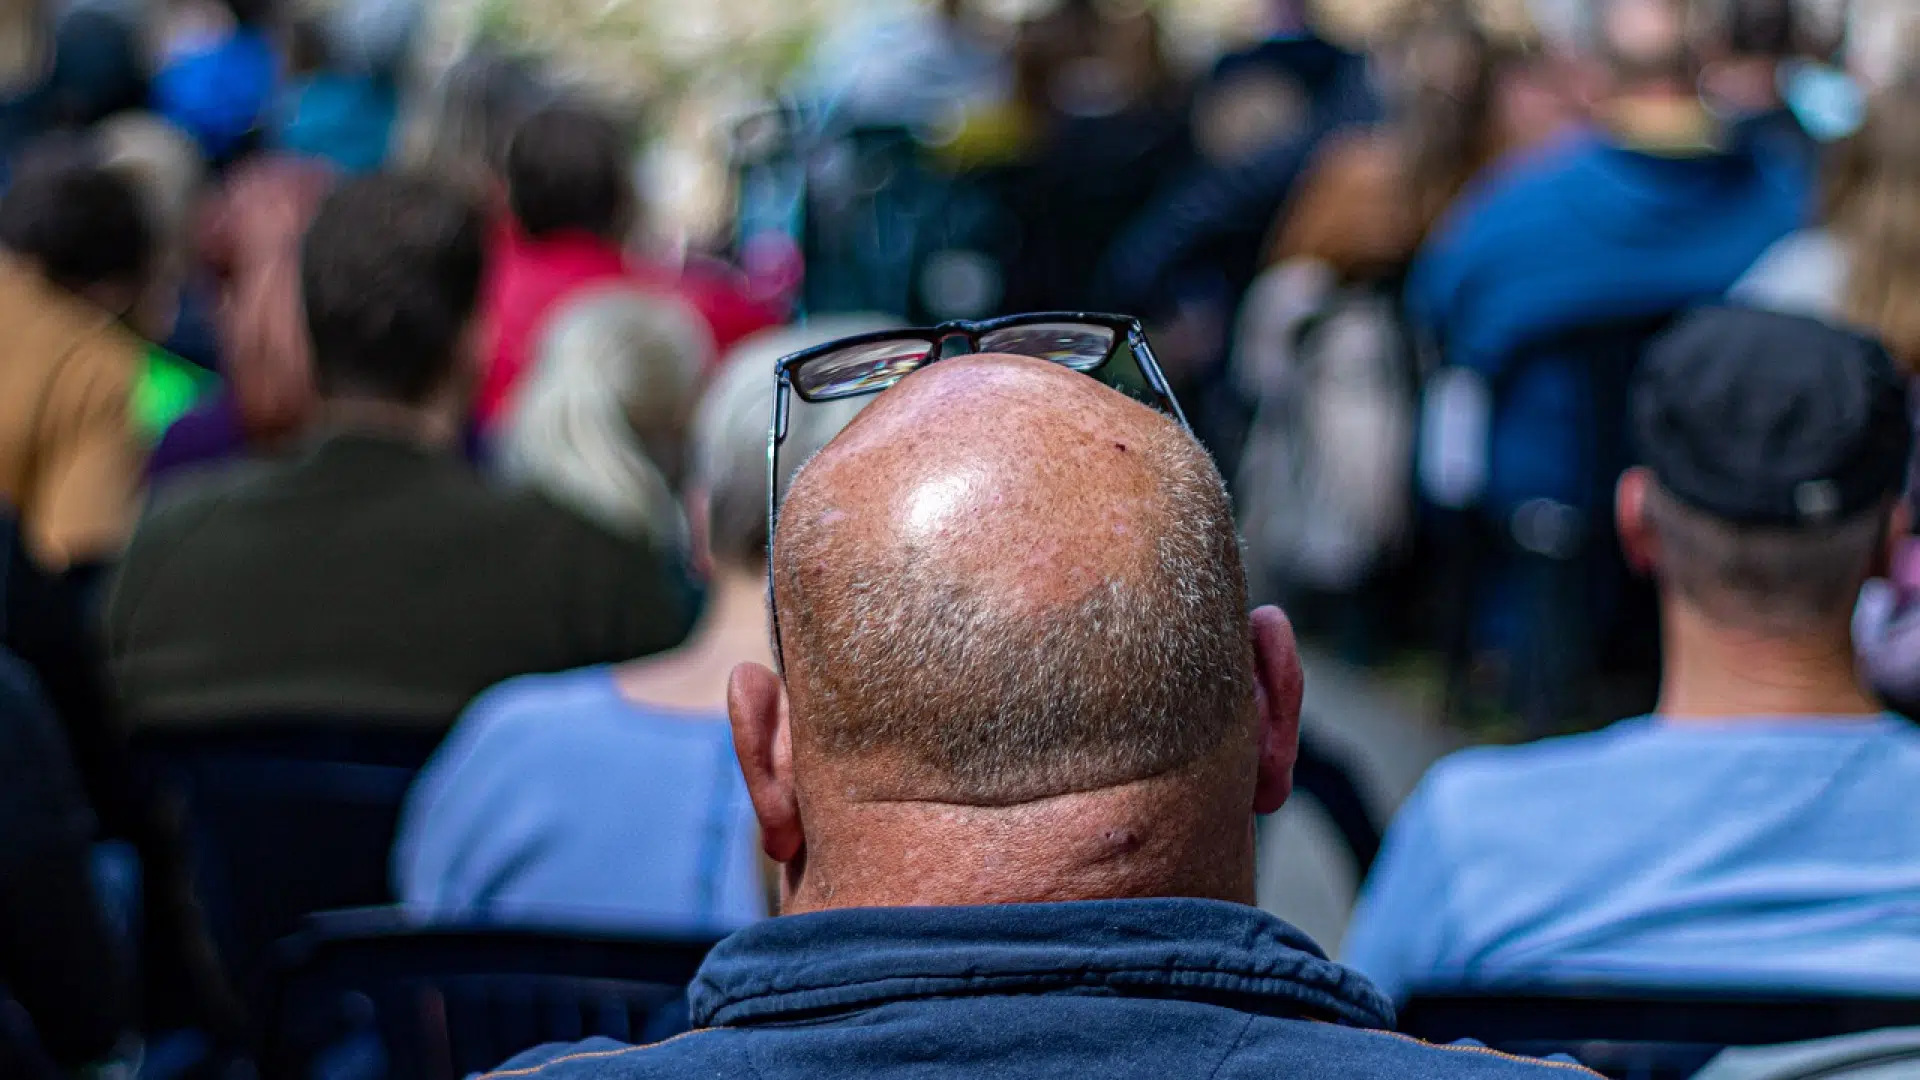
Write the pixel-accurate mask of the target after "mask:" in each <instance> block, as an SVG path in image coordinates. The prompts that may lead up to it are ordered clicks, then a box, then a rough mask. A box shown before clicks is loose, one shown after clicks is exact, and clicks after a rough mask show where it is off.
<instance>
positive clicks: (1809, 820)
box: [1343, 716, 1920, 999]
mask: <svg viewBox="0 0 1920 1080" xmlns="http://www.w3.org/2000/svg"><path fill="white" fill-rule="evenodd" d="M1345 953H1346V955H1345V956H1344V958H1343V959H1344V961H1345V962H1346V963H1347V964H1348V965H1350V966H1352V967H1356V968H1358V969H1360V970H1361V971H1362V972H1364V973H1366V974H1367V975H1368V976H1369V977H1370V978H1372V979H1373V980H1374V981H1375V982H1376V983H1378V984H1379V985H1380V987H1381V988H1382V989H1383V990H1385V991H1386V992H1387V993H1389V994H1391V995H1393V996H1394V997H1396V998H1398V999H1404V998H1405V997H1406V996H1407V994H1408V993H1409V992H1410V991H1412V990H1416V989H1422V988H1433V989H1466V988H1481V987H1490V986H1503V987H1514V986H1520V985H1527V984H1542V983H1546V984H1559V985H1565V984H1568V983H1578V982H1583V981H1610V982H1614V983H1625V984H1631V985H1637V986H1668V987H1689V988H1712V989H1765V990H1802V991H1808V992H1847V991H1853V992H1860V993H1912V992H1920V729H1916V728H1915V727H1914V726H1913V725H1911V724H1909V723H1907V722H1906V721H1904V720H1900V719H1898V718H1895V717H1891V716H1889V717H1884V718H1879V719H1874V718H1865V719H1861V720H1844V719H1826V720H1821V719H1802V720H1778V721H1775V720H1760V719H1756V720H1731V721H1726V722H1720V723H1712V724H1687V725H1678V724H1668V723H1661V722H1659V721H1657V720H1653V719H1648V718H1642V719H1637V720H1628V721H1625V722H1622V723H1619V724H1616V725H1614V726H1613V727H1611V728H1608V729H1606V730H1604V731H1600V732H1596V733H1594V734H1591V735H1580V736H1574V737H1571V738H1565V739H1553V740H1549V741H1546V742H1541V743H1536V744H1534V745H1531V746H1521V747H1510V748H1485V749H1478V750H1469V751H1466V752H1463V753H1460V754H1455V755H1453V756H1452V757H1449V758H1447V759H1446V760H1444V761H1442V762H1440V763H1439V764H1438V765H1436V766H1434V768H1433V770H1432V771H1431V772H1430V773H1428V775H1427V777H1426V779H1425V780H1423V781H1422V782H1421V784H1420V787H1419V789H1418V790H1416V791H1415V792H1414V794H1413V795H1412V797H1410V798H1409V799H1408V801H1407V803H1406V805H1405V807H1403V808H1402V810H1401V811H1400V815H1399V817H1398V818H1397V819H1396V820H1395V821H1394V823H1393V827H1392V829H1391V830H1389V834H1388V837H1387V842H1386V845H1385V847H1384V848H1383V850H1382V851H1381V855H1380V860H1379V862H1378V863H1376V864H1375V866H1374V869H1373V873H1372V876H1371V877H1370V878H1369V879H1368V881H1367V884H1366V887H1365V889H1364V890H1363V892H1362V895H1361V899H1360V905H1359V907H1358V909H1357V910H1356V911H1355V913H1354V918H1353V924H1352V927H1351V929H1350V930H1349V931H1348V936H1347V939H1346V947H1345Z"/></svg>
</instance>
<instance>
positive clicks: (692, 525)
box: [684, 488, 713, 580]
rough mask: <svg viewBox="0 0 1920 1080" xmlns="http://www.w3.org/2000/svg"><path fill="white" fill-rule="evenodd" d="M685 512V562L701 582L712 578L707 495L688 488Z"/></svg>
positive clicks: (711, 539) (709, 504)
mask: <svg viewBox="0 0 1920 1080" xmlns="http://www.w3.org/2000/svg"><path fill="white" fill-rule="evenodd" d="M684 501H685V503H686V512H687V562H688V564H689V565H690V566H691V567H692V569H693V572H694V575H695V576H696V577H699V578H701V579H702V580H711V579H712V577H713V533H712V532H711V530H710V528H709V525H710V523H709V522H708V520H707V513H708V511H709V510H711V509H712V506H713V504H712V502H711V501H709V500H708V498H707V493H706V492H705V491H702V490H700V489H699V488H688V489H687V495H686V499H685V500H684Z"/></svg>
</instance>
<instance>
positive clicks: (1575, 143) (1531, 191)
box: [1452, 131, 1605, 224]
mask: <svg viewBox="0 0 1920 1080" xmlns="http://www.w3.org/2000/svg"><path fill="white" fill-rule="evenodd" d="M1604 152H1605V144H1604V143H1603V142H1601V140H1600V139H1599V137H1598V136H1596V135H1594V134H1593V133H1592V132H1587V131H1580V132H1573V133H1570V134H1566V135H1561V136H1558V137H1556V138H1554V139H1551V140H1549V141H1547V142H1545V143H1542V144H1540V145H1538V146H1531V147H1527V148H1524V149H1521V150H1516V151H1513V152H1512V153H1509V154H1508V155H1506V156H1505V157H1503V158H1501V159H1500V160H1499V161H1497V162H1495V163H1493V164H1492V165H1489V166H1488V167H1487V168H1486V169H1485V170H1484V171H1483V172H1482V173H1481V174H1480V176H1478V177H1477V178H1475V179H1474V180H1473V182H1472V183H1470V184H1468V185H1467V188H1466V190H1465V191H1463V192H1462V193H1461V195H1460V198H1459V200H1458V202H1457V203H1456V204H1455V207H1454V209H1453V211H1452V219H1453V220H1454V221H1455V222H1456V223H1457V224H1466V223H1476V224H1494V223H1499V222H1501V221H1503V220H1504V219H1505V218H1507V217H1508V216H1510V215H1512V214H1515V213H1526V214H1544V213H1554V214H1558V213H1566V212H1569V207H1568V204H1567V201H1566V199H1565V197H1564V193H1565V190H1566V188H1567V187H1568V186H1569V185H1575V184H1579V183H1582V182H1584V179H1585V177H1586V176H1587V174H1588V173H1589V172H1590V171H1591V170H1592V169H1593V168H1594V166H1595V163H1596V162H1597V161H1598V160H1599V159H1600V158H1601V156H1602V155H1603V154H1604ZM1578 209H1579V208H1578V207H1573V208H1572V210H1573V211H1575V212H1577V211H1578Z"/></svg>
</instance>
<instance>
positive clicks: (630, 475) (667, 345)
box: [498, 289, 714, 550]
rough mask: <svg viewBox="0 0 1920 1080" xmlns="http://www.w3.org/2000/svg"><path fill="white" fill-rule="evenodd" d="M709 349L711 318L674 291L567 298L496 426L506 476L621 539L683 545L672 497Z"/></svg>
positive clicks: (607, 292) (539, 341)
mask: <svg viewBox="0 0 1920 1080" xmlns="http://www.w3.org/2000/svg"><path fill="white" fill-rule="evenodd" d="M713 355H714V346H713V335H712V334H711V333H710V332H709V331H708V330H707V326H706V323H705V321H704V320H702V319H701V318H700V316H699V314H698V313H697V312H695V311H694V310H693V309H691V308H690V307H688V306H687V305H686V304H685V303H684V302H682V301H680V300H678V299H676V298H674V297H672V296H669V295H664V294H658V293H643V292H638V291H635V290H632V289H610V290H605V291H596V292H591V293H587V294H584V295H581V296H578V297H576V298H574V299H572V300H569V301H567V302H566V303H565V304H563V305H562V306H561V308H560V309H559V310H558V311H557V312H556V313H555V314H554V315H553V316H552V317H551V318H550V319H549V320H548V321H547V324H546V327H545V329H544V330H543V332H542V333H541V334H540V336H539V338H538V339H537V341H536V344H535V346H534V369H533V373H532V375H531V377H530V378H529V379H528V380H527V382H526V385H524V386H522V387H521V388H520V392H519V394H518V396H517V397H516V399H515V401H514V405H513V408H512V411H511V412H510V413H509V414H508V419H507V423H506V425H505V426H504V428H503V429H502V431H501V433H500V442H499V459H498V460H499V468H500V470H501V472H502V474H503V475H504V476H506V477H507V478H508V479H509V480H511V481H513V482H515V483H519V484H523V485H526V486H528V487H533V488H537V489H539V490H540V491H542V492H544V493H546V494H547V495H548V496H549V497H551V498H553V499H555V500H557V501H559V502H561V503H563V504H565V505H567V506H568V507H570V508H571V509H573V510H574V511H575V512H577V513H580V514H583V515H585V516H587V517H589V518H592V519H593V520H595V521H597V522H599V523H600V524H601V525H602V526H603V527H605V528H608V529H611V530H613V531H615V532H618V533H620V534H622V535H624V536H631V537H639V536H644V537H646V538H648V539H651V540H652V541H654V542H655V543H656V544H657V545H659V546H661V547H662V549H663V550H664V549H667V548H677V547H679V546H681V544H682V543H683V542H684V539H685V530H684V528H683V521H682V518H681V515H680V508H679V506H678V505H677V504H676V502H675V497H674V492H675V490H676V488H677V487H678V483H679V481H680V479H681V472H682V469H681V457H682V447H683V445H684V443H685V440H686V433H687V423H688V421H689V419H690V418H691V415H692V412H693V406H694V403H695V395H696V394H697V393H698V391H699V388H700V377H701V375H702V373H704V372H705V371H706V370H707V368H708V367H709V366H711V361H712V359H713Z"/></svg>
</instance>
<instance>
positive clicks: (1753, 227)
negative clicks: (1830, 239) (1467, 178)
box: [1407, 133, 1810, 514]
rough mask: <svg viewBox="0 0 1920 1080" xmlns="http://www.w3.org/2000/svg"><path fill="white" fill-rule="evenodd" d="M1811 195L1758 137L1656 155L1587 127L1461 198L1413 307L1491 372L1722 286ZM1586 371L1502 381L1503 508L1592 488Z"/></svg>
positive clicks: (1499, 461) (1412, 315)
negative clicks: (1753, 141)
mask: <svg viewBox="0 0 1920 1080" xmlns="http://www.w3.org/2000/svg"><path fill="white" fill-rule="evenodd" d="M1809 200H1810V194H1809V191H1808V188H1807V181H1806V177H1805V174H1804V172H1802V171H1801V170H1799V169H1797V168H1795V167H1794V166H1793V165H1792V163H1790V162H1788V161H1785V160H1783V159H1780V158H1777V157H1775V156H1773V155H1769V154H1766V153H1763V152H1761V151H1759V150H1758V149H1755V148H1754V147H1752V146H1750V145H1749V146H1747V147H1745V148H1744V149H1742V150H1739V151H1736V152H1731V153H1726V154H1710V155H1702V156H1692V157H1659V156H1655V155H1652V154H1645V153H1639V152H1635V151H1633V150H1629V149H1625V148H1623V147H1621V146H1618V145H1616V144H1614V143H1612V142H1609V141H1607V140H1606V139H1605V138H1603V137H1601V136H1600V135H1598V134H1593V133H1587V134H1582V135H1580V136H1576V137H1573V138H1572V139H1571V140H1570V141H1568V142H1566V143H1564V144H1560V145H1556V146H1554V147H1552V148H1549V149H1547V150H1544V151H1540V152H1537V153H1534V154H1532V155H1529V156H1527V157H1525V158H1523V159H1522V160H1520V161H1519V163H1517V164H1515V165H1513V166H1511V167H1510V168H1508V169H1507V170H1506V171H1504V172H1501V173H1498V174H1495V175H1494V176H1493V177H1492V178H1491V179H1490V180H1489V181H1487V182H1486V183H1485V184H1484V185H1482V186H1481V187H1480V188H1478V189H1477V190H1475V191H1472V192H1470V193H1469V194H1468V195H1466V196H1464V197H1463V198H1462V200H1461V202H1460V204H1459V205H1457V206H1456V207H1455V209H1454V211H1453V213H1452V214H1451V215H1450V216H1449V218H1448V220H1447V221H1445V222H1444V223H1443V224H1442V226H1441V227H1440V228H1439V229H1438V230H1437V231H1436V233H1435V235H1434V237H1433V238H1432V239H1431V240H1430V241H1429V243H1428V245H1427V247H1426V248H1425V249H1424V250H1423V251H1422V252H1421V253H1420V256H1419V257H1418V259H1417V260H1416V261H1415V264H1414V267H1413V270H1412V273H1411V277H1410V278H1409V281H1408V286H1407V314H1408V318H1409V319H1410V320H1411V321H1412V322H1413V324H1414V325H1416V326H1417V327H1420V328H1421V329H1422V330H1423V331H1424V332H1425V333H1426V334H1427V335H1428V336H1429V337H1430V338H1431V340H1432V341H1433V342H1434V343H1435V344H1436V345H1437V346H1439V347H1440V349H1441V350H1442V351H1443V353H1444V354H1445V357H1446V360H1447V362H1448V363H1450V364H1455V365H1459V366H1462V367H1466V368H1469V369H1472V370H1474V371H1476V372H1478V373H1480V374H1481V375H1483V376H1486V377H1487V378H1489V379H1492V378H1497V377H1500V376H1501V375H1502V374H1503V373H1504V372H1505V371H1506V370H1507V368H1508V366H1509V365H1511V364H1513V363H1514V362H1515V361H1516V360H1517V359H1518V358H1520V357H1521V356H1523V355H1525V354H1526V353H1527V351H1528V350H1531V349H1534V348H1537V347H1540V346H1541V345H1543V344H1544V343H1546V342H1549V341H1551V340H1553V339H1554V338H1556V337H1559V336H1562V335H1567V334H1571V333H1574V332H1576V331H1580V330H1588V329H1599V328H1605V327H1608V326H1611V325H1615V324H1620V323H1626V322H1629V321H1633V320H1640V319H1655V318H1659V317H1661V316H1665V315H1669V314H1673V313H1676V312H1678V311H1680V310H1682V309H1685V308H1688V307H1691V306H1694V305H1697V304H1700V303H1702V302H1705V301H1708V300H1714V299H1718V298H1719V297H1721V296H1722V295H1724V294H1725V293H1726V291H1727V289H1728V287H1730V286H1731V285H1732V284H1733V283H1734V282H1735V281H1737V280H1738V279H1739V278H1740V276H1741V275H1742V274H1743V273H1745V272H1746V270H1747V268H1748V267H1749V266H1752V265H1753V262H1754V260H1755V259H1757V258H1759V257H1760V255H1761V254H1762V253H1763V252H1765V251H1766V250H1767V248H1768V247H1770V246H1771V245H1772V244H1773V242H1774V241H1776V240H1778V239H1780V238H1781V237H1782V236H1785V235H1787V234H1788V233H1790V232H1792V231H1794V230H1795V229H1797V228H1799V227H1800V225H1801V224H1802V222H1803V220H1804V218H1805V216H1806V212H1807V209H1808V203H1809ZM1578 376H1579V372H1578V370H1577V368H1576V367H1575V365H1574V363H1573V362H1572V361H1559V360H1556V359H1555V358H1552V357H1549V358H1547V359H1546V360H1545V361H1542V362H1539V363H1537V364H1536V365H1535V366H1534V367H1533V368H1532V369H1530V370H1529V371H1528V372H1527V373H1526V374H1524V375H1521V376H1518V377H1516V379H1515V382H1514V383H1513V385H1512V386H1510V387H1509V388H1508V389H1507V392H1506V395H1505V396H1504V397H1503V399H1502V403H1501V407H1500V409H1499V410H1498V412H1497V413H1496V414H1495V416H1494V418H1493V430H1492V433H1491V443H1492V445H1491V456H1490V460H1489V461H1488V473H1489V475H1488V492H1487V500H1488V502H1489V504H1490V505H1491V506H1492V507H1493V508H1494V509H1495V510H1496V511H1497V512H1500V513H1502V514H1504V513H1505V511H1506V510H1508V509H1510V508H1511V507H1512V506H1514V505H1517V504H1518V503H1520V502H1523V501H1526V500H1528V499H1532V498H1552V499H1557V500H1559V501H1561V502H1565V503H1569V504H1572V505H1576V506H1579V505H1584V504H1585V503H1586V502H1587V501H1588V499H1587V495H1588V491H1589V487H1590V481H1589V478H1588V477H1587V476H1586V475H1585V470H1584V469H1583V468H1582V465H1581V462H1582V456H1583V453H1584V448H1583V446H1582V444H1581V442H1580V439H1581V435H1580V433H1581V432H1582V431H1583V430H1584V429H1585V427H1586V423H1585V420H1586V413H1585V410H1586V395H1585V393H1584V390H1583V385H1582V382H1581V380H1580V379H1579V377H1578Z"/></svg>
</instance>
